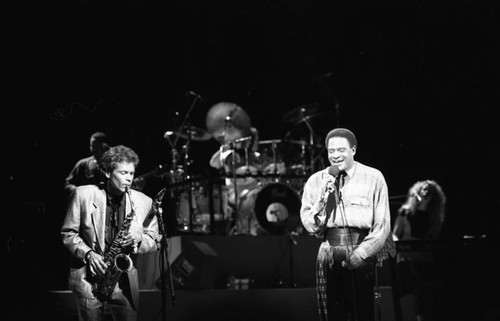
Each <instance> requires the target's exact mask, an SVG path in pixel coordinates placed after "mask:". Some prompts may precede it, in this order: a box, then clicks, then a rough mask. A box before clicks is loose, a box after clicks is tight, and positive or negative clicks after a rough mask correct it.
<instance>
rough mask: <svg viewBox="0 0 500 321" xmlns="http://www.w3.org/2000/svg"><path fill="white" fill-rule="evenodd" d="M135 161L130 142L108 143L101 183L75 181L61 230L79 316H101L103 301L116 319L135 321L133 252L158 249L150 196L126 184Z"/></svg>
mask: <svg viewBox="0 0 500 321" xmlns="http://www.w3.org/2000/svg"><path fill="white" fill-rule="evenodd" d="M138 164H139V157H138V155H137V154H136V153H135V151H133V150H132V149H130V148H129V147H125V146H123V145H118V146H115V147H112V148H110V149H109V150H108V151H107V152H105V153H104V155H103V156H102V158H101V164H100V165H101V169H102V170H103V171H104V174H105V176H106V179H107V180H106V182H105V183H104V184H102V185H99V186H97V185H83V186H79V187H77V188H76V190H75V192H74V193H73V194H72V196H71V197H70V200H69V203H68V208H67V211H66V216H65V218H64V222H63V225H62V228H61V235H62V241H63V244H64V245H65V246H66V248H67V249H68V250H69V251H70V253H71V260H70V271H69V277H68V287H69V289H70V290H72V291H73V293H75V294H76V295H77V297H78V319H79V320H80V321H90V320H92V321H93V320H96V321H97V320H104V311H105V307H106V305H107V306H108V307H109V308H110V311H111V315H112V317H113V320H115V321H136V320H137V311H138V304H139V279H138V275H137V270H136V268H135V267H134V266H133V259H134V255H135V254H142V253H147V252H152V251H156V250H159V249H160V239H161V235H160V234H159V230H158V221H157V217H156V215H154V214H155V213H154V207H153V200H152V199H151V198H150V197H149V196H147V195H145V194H143V193H141V192H139V191H136V190H132V189H130V186H131V184H132V181H133V179H134V174H135V170H136V167H137V165H138ZM152 211H153V212H152ZM130 258H131V259H130ZM108 290H109V291H108Z"/></svg>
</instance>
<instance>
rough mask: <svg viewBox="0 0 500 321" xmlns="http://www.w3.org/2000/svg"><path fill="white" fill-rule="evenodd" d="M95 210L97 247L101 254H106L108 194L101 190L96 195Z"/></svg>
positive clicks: (94, 220) (93, 219) (94, 221)
mask: <svg viewBox="0 0 500 321" xmlns="http://www.w3.org/2000/svg"><path fill="white" fill-rule="evenodd" d="M94 206H95V210H94V212H93V213H92V221H93V224H94V231H95V234H96V237H97V245H98V246H99V248H100V250H101V253H102V254H103V253H104V249H105V248H106V246H105V244H106V243H105V236H106V192H105V191H104V190H102V189H99V190H98V191H97V192H96V193H95V198H94Z"/></svg>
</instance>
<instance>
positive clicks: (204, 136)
mask: <svg viewBox="0 0 500 321" xmlns="http://www.w3.org/2000/svg"><path fill="white" fill-rule="evenodd" d="M172 135H174V136H178V137H181V138H185V139H191V140H194V141H204V140H209V139H210V138H211V137H212V136H211V135H210V134H209V133H207V132H206V131H205V130H203V129H201V128H197V127H194V126H189V127H188V126H184V127H182V129H181V130H178V129H177V130H167V131H166V132H165V134H164V135H163V137H164V138H167V137H169V136H172Z"/></svg>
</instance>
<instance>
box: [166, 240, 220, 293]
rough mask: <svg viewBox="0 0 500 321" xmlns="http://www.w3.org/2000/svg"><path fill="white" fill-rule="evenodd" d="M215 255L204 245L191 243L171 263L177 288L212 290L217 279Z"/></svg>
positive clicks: (216, 257) (216, 259)
mask: <svg viewBox="0 0 500 321" xmlns="http://www.w3.org/2000/svg"><path fill="white" fill-rule="evenodd" d="M217 265H218V256H217V253H216V252H215V251H214V250H213V249H212V248H211V247H210V246H209V245H208V244H206V243H203V242H195V241H192V242H190V243H188V244H187V245H186V247H185V248H184V249H183V250H182V252H181V254H180V255H179V256H178V257H177V258H176V259H175V260H174V262H173V263H172V277H173V280H174V285H175V286H176V287H177V288H184V289H193V290H195V289H214V288H215V285H216V278H217Z"/></svg>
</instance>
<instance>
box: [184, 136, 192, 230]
mask: <svg viewBox="0 0 500 321" xmlns="http://www.w3.org/2000/svg"><path fill="white" fill-rule="evenodd" d="M190 142H191V132H189V134H188V140H187V142H186V144H185V145H184V146H182V148H183V149H184V168H185V169H186V171H185V177H186V180H187V182H188V200H189V201H188V204H189V231H191V233H193V231H194V220H193V216H194V212H195V211H194V206H193V179H192V177H191V171H190V167H191V166H190V165H191V162H190V160H189V143H190Z"/></svg>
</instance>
